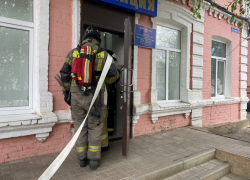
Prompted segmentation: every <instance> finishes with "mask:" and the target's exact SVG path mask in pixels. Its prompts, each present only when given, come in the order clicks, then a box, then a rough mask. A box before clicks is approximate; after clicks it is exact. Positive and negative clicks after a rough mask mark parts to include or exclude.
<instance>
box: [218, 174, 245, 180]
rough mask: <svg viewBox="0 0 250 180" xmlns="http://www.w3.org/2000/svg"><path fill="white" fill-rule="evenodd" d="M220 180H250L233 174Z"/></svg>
mask: <svg viewBox="0 0 250 180" xmlns="http://www.w3.org/2000/svg"><path fill="white" fill-rule="evenodd" d="M219 180H249V179H247V178H244V177H241V176H239V175H236V174H233V173H231V174H228V175H226V176H224V177H222V178H221V179H219Z"/></svg>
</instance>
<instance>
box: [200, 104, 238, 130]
mask: <svg viewBox="0 0 250 180" xmlns="http://www.w3.org/2000/svg"><path fill="white" fill-rule="evenodd" d="M201 119H202V126H203V127H204V126H210V125H215V124H222V123H227V122H236V121H239V120H240V104H229V105H219V106H212V107H205V108H203V114H202V117H201Z"/></svg>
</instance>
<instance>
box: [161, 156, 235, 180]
mask: <svg viewBox="0 0 250 180" xmlns="http://www.w3.org/2000/svg"><path fill="white" fill-rule="evenodd" d="M230 169H231V166H230V164H228V163H224V162H222V161H220V160H217V159H213V160H210V161H208V162H206V163H204V164H201V165H199V166H196V167H193V168H190V169H188V170H185V171H183V172H180V173H178V174H176V175H174V176H171V177H168V178H166V179H164V180H218V179H220V178H222V177H223V176H225V175H227V174H229V173H230Z"/></svg>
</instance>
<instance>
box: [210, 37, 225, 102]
mask: <svg viewBox="0 0 250 180" xmlns="http://www.w3.org/2000/svg"><path fill="white" fill-rule="evenodd" d="M212 41H215V42H219V43H223V44H225V45H226V56H227V43H226V42H223V41H218V40H214V39H212ZM212 59H215V60H216V67H215V78H216V80H215V96H214V97H212V96H211V99H218V98H223V99H224V98H225V90H226V89H225V87H226V75H227V68H226V67H227V66H226V64H227V58H226V57H219V56H211V61H212ZM218 61H221V62H224V78H223V81H224V83H223V95H217V76H218V71H217V70H218ZM211 68H212V67H211Z"/></svg>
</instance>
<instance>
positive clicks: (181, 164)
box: [128, 149, 222, 180]
mask: <svg viewBox="0 0 250 180" xmlns="http://www.w3.org/2000/svg"><path fill="white" fill-rule="evenodd" d="M213 159H215V149H209V150H206V151H202V152H200V153H197V154H194V155H191V156H188V157H186V158H183V159H180V160H179V161H177V162H174V163H171V164H170V165H169V166H166V167H164V168H158V167H156V168H155V169H152V170H151V172H149V173H147V174H145V173H143V174H140V175H138V176H136V177H133V178H128V180H162V179H165V178H167V177H170V176H173V175H175V174H177V173H180V172H182V171H185V170H187V169H190V168H193V167H196V166H198V165H201V164H204V163H206V162H208V161H210V160H213ZM221 177H222V176H221Z"/></svg>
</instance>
